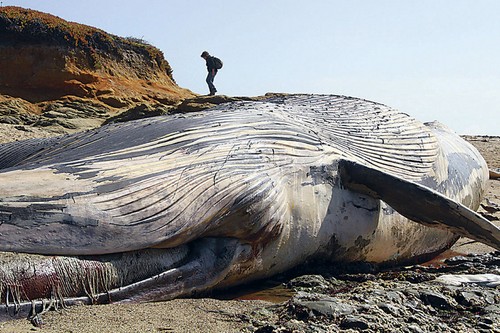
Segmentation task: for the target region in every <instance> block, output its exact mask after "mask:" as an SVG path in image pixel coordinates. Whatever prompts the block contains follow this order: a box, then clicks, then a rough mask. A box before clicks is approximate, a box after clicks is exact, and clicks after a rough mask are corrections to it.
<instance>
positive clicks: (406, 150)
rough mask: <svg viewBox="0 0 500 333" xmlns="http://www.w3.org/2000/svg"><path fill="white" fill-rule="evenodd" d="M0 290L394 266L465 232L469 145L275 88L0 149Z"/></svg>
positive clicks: (474, 226) (17, 299) (485, 227)
mask: <svg viewBox="0 0 500 333" xmlns="http://www.w3.org/2000/svg"><path fill="white" fill-rule="evenodd" d="M0 168H1V169H0V251H3V252H2V253H1V254H0V292H1V295H2V299H3V301H4V302H5V301H7V303H9V304H11V305H12V306H11V307H6V308H7V309H8V310H10V312H9V313H10V314H12V313H13V311H15V310H22V311H25V310H28V309H29V308H30V306H31V305H30V304H31V303H30V302H29V301H31V300H36V299H43V298H45V299H51V300H53V301H55V300H57V301H64V302H66V304H73V303H80V302H81V303H87V304H90V303H103V302H128V301H156V300H165V299H171V298H174V297H178V296H188V295H192V294H195V293H198V292H203V291H207V290H211V289H214V288H221V287H227V286H232V285H236V284H240V283H244V282H247V281H251V280H256V279H260V278H264V277H268V276H271V275H273V274H277V273H280V272H283V271H285V270H287V269H290V268H292V267H294V266H296V265H299V264H301V263H304V262H305V261H306V260H311V259H314V258H321V259H322V260H327V261H330V262H331V263H332V265H334V264H335V263H336V262H372V263H382V264H402V263H407V262H409V261H418V260H423V259H426V258H428V257H429V256H432V255H435V254H437V253H440V252H442V251H444V250H445V249H447V248H449V247H450V246H451V245H452V244H453V243H454V242H455V241H456V240H457V238H458V237H459V236H467V237H470V238H472V239H476V240H478V241H480V242H483V243H485V244H488V245H490V246H492V247H494V248H496V249H500V230H499V229H498V228H497V227H495V226H494V225H493V224H491V223H490V222H489V221H488V220H486V219H484V218H483V217H481V216H480V215H478V214H477V213H475V212H474V210H476V209H477V208H478V206H479V203H480V201H481V199H482V195H483V192H484V190H485V186H486V181H487V179H488V168H487V166H486V163H485V161H484V159H483V158H482V157H481V155H480V154H479V152H478V151H477V150H476V149H475V148H474V147H472V146H471V145H470V144H468V143H467V142H466V141H464V140H463V139H461V138H460V137H459V136H458V135H456V134H454V133H453V132H451V131H450V130H448V129H446V128H445V127H444V126H442V125H440V124H437V123H431V124H426V125H424V124H423V123H421V122H419V121H417V120H415V119H413V118H412V117H410V116H408V115H406V114H404V113H401V112H398V111H396V110H394V109H391V108H389V107H387V106H385V105H382V104H378V103H375V102H370V101H366V100H362V99H357V98H351V97H344V96H333V95H288V96H275V97H272V98H270V99H267V100H263V101H246V102H233V103H228V104H223V105H220V106H218V107H215V108H213V109H209V110H206V111H202V112H195V113H188V114H175V115H169V116H161V117H155V118H148V119H142V120H137V121H132V122H128V123H121V124H111V125H107V126H104V127H102V128H98V129H95V130H90V131H86V132H82V133H77V134H73V135H67V136H62V137H56V138H48V139H36V140H28V141H21V142H11V143H8V144H3V145H0Z"/></svg>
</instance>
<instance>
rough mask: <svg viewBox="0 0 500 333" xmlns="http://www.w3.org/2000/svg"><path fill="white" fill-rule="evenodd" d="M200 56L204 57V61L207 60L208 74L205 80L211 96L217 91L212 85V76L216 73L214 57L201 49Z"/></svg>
mask: <svg viewBox="0 0 500 333" xmlns="http://www.w3.org/2000/svg"><path fill="white" fill-rule="evenodd" d="M201 57H202V58H203V59H205V61H206V62H207V71H208V75H207V80H206V81H207V84H208V89H209V90H210V94H209V95H210V96H213V95H215V93H216V92H217V89H215V86H214V78H215V75H216V74H217V64H216V62H215V59H214V57H212V56H211V55H210V54H209V53H208V52H207V51H203V53H202V54H201Z"/></svg>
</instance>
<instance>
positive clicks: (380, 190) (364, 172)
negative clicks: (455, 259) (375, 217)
mask: <svg viewBox="0 0 500 333" xmlns="http://www.w3.org/2000/svg"><path fill="white" fill-rule="evenodd" d="M339 175H340V179H341V182H342V185H343V186H345V187H346V188H348V189H350V190H353V191H356V192H360V193H363V194H366V195H369V196H372V197H374V198H376V199H380V200H383V201H384V202H386V203H387V204H389V205H390V206H391V207H392V208H394V209H395V210H396V211H397V212H398V213H400V214H401V215H403V216H405V217H407V218H409V219H410V220H413V221H415V222H418V223H421V224H423V225H426V226H431V227H436V228H441V229H447V230H449V231H451V232H453V233H456V234H458V235H460V236H464V237H469V238H471V239H474V240H477V241H479V242H481V243H484V244H487V245H489V246H491V247H493V248H495V249H497V250H500V229H499V228H498V227H496V226H495V225H494V224H492V223H491V222H490V221H488V220H487V219H485V218H483V217H482V216H481V215H479V214H478V213H476V212H474V211H472V210H471V209H469V208H467V207H465V206H464V205H462V204H461V203H458V202H455V201H453V200H451V199H450V198H448V197H446V196H444V195H442V194H441V193H438V192H436V191H434V190H433V189H430V188H428V187H426V186H423V185H420V184H417V183H414V182H410V181H406V180H404V179H401V178H399V177H396V176H393V175H391V174H388V173H385V172H382V171H380V170H377V169H374V168H370V167H367V166H364V165H361V164H358V163H356V162H352V161H348V160H341V161H340V162H339Z"/></svg>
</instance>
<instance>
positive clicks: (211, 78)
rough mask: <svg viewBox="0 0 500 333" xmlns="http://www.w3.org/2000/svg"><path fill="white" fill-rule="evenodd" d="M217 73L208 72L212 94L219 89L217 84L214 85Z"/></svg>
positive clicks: (208, 82) (208, 81)
mask: <svg viewBox="0 0 500 333" xmlns="http://www.w3.org/2000/svg"><path fill="white" fill-rule="evenodd" d="M216 74H217V73H215V74H213V75H212V72H208V75H207V80H206V81H207V84H208V89H209V90H210V94H215V92H216V91H217V89H215V86H214V78H215V75H216Z"/></svg>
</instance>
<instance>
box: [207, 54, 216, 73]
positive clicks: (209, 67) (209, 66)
mask: <svg viewBox="0 0 500 333" xmlns="http://www.w3.org/2000/svg"><path fill="white" fill-rule="evenodd" d="M212 69H215V72H216V73H217V68H215V61H214V58H213V57H212V56H209V57H208V58H207V71H209V72H211V71H212Z"/></svg>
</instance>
